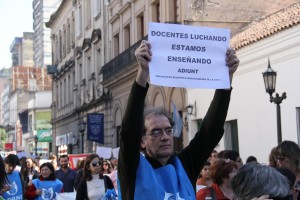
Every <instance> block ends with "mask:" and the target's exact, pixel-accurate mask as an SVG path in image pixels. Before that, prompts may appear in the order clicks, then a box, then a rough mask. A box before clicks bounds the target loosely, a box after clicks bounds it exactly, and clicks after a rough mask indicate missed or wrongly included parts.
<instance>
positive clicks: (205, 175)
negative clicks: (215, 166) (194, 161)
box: [196, 161, 213, 192]
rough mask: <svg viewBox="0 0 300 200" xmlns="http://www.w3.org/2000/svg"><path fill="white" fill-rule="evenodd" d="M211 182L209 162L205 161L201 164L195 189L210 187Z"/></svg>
mask: <svg viewBox="0 0 300 200" xmlns="http://www.w3.org/2000/svg"><path fill="white" fill-rule="evenodd" d="M212 183H213V179H212V178H211V175H210V162H208V161H206V162H205V163H204V165H203V168H202V170H201V172H200V178H199V179H198V180H197V182H196V191H197V192H198V191H199V190H201V189H203V188H206V187H210V186H211V185H212Z"/></svg>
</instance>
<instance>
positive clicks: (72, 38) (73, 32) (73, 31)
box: [70, 17, 75, 44]
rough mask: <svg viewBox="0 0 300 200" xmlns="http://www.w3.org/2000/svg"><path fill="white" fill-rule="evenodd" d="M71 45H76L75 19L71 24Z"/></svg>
mask: <svg viewBox="0 0 300 200" xmlns="http://www.w3.org/2000/svg"><path fill="white" fill-rule="evenodd" d="M70 37H71V43H72V44H75V19H74V17H72V22H71V35H70Z"/></svg>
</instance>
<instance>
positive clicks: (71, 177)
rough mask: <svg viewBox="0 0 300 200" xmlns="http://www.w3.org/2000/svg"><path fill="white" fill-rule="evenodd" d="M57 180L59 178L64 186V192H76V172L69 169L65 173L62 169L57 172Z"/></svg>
mask: <svg viewBox="0 0 300 200" xmlns="http://www.w3.org/2000/svg"><path fill="white" fill-rule="evenodd" d="M56 178H58V179H59V180H60V181H61V182H62V183H63V184H64V187H63V188H64V192H74V182H75V178H76V172H75V171H74V170H72V169H70V168H68V171H67V172H63V171H62V169H59V170H57V171H56Z"/></svg>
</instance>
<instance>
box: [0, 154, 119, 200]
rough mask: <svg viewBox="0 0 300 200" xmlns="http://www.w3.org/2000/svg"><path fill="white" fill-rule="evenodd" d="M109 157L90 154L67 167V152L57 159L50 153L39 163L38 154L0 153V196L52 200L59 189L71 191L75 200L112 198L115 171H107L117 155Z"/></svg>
mask: <svg viewBox="0 0 300 200" xmlns="http://www.w3.org/2000/svg"><path fill="white" fill-rule="evenodd" d="M111 160H112V162H110V160H106V159H103V158H100V157H99V155H98V154H90V155H88V156H87V157H86V158H85V159H83V160H79V162H78V163H77V166H76V168H75V169H71V168H70V162H69V157H68V156H67V155H61V156H60V157H59V159H58V160H57V157H56V156H55V155H53V156H51V157H50V158H49V162H44V163H41V165H40V164H39V159H38V158H37V159H32V158H30V157H28V158H26V157H22V158H21V159H19V158H18V156H17V155H14V154H9V155H8V156H6V157H5V159H4V160H3V159H2V157H1V156H0V199H1V198H2V199H7V200H12V199H14V200H19V199H25V200H52V199H56V195H57V194H59V193H72V197H74V199H76V200H85V199H86V200H102V199H105V197H106V195H108V196H109V197H113V198H107V199H116V198H117V183H116V181H117V180H116V175H115V174H114V175H113V176H112V177H110V174H111V173H112V172H116V171H117V159H115V158H112V159H111ZM111 163H114V165H113V164H111ZM112 180H114V182H113V181H112Z"/></svg>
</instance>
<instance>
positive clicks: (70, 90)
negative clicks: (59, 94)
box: [67, 74, 72, 104]
mask: <svg viewBox="0 0 300 200" xmlns="http://www.w3.org/2000/svg"><path fill="white" fill-rule="evenodd" d="M67 84H68V85H67V91H68V92H67V93H68V94H67V104H69V103H70V102H71V95H72V84H71V75H70V74H69V75H68V82H67Z"/></svg>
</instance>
